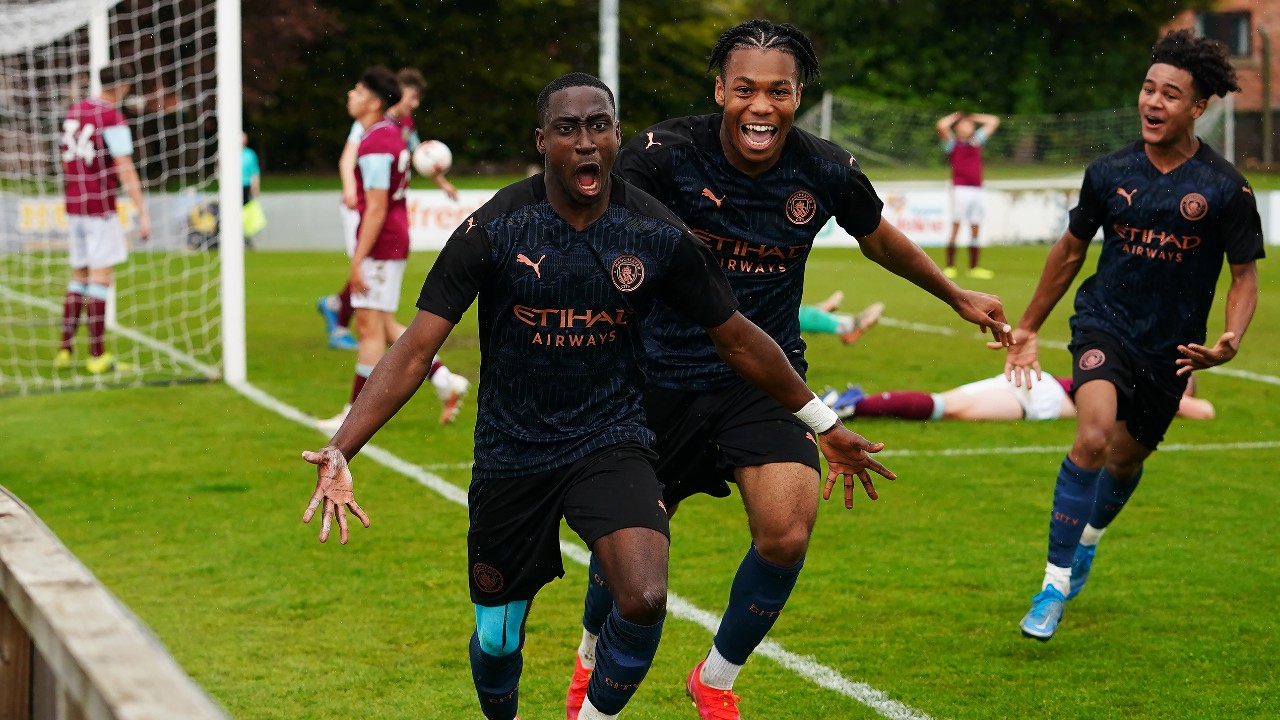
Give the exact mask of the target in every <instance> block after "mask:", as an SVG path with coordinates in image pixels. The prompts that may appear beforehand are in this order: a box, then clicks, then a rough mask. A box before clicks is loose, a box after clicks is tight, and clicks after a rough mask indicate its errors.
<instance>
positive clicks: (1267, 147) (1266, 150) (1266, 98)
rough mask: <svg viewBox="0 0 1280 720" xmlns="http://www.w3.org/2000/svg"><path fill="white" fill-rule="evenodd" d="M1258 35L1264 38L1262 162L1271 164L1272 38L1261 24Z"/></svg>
mask: <svg viewBox="0 0 1280 720" xmlns="http://www.w3.org/2000/svg"><path fill="white" fill-rule="evenodd" d="M1258 36H1259V37H1260V38H1261V40H1262V162H1263V163H1264V164H1266V165H1270V164H1271V162H1272V160H1273V159H1274V155H1275V138H1273V137H1272V136H1271V130H1272V127H1271V38H1270V37H1268V36H1267V29H1266V28H1265V27H1262V26H1261V25H1259V26H1258Z"/></svg>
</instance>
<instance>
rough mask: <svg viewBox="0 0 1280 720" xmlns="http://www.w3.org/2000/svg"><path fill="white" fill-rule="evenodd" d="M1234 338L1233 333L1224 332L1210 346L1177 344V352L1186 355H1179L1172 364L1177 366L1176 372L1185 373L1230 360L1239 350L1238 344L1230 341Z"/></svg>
mask: <svg viewBox="0 0 1280 720" xmlns="http://www.w3.org/2000/svg"><path fill="white" fill-rule="evenodd" d="M1235 339H1236V334H1235V333H1233V332H1225V333H1222V337H1219V338H1218V342H1217V344H1215V345H1214V346H1213V347H1212V348H1207V347H1205V346H1203V345H1197V344H1195V343H1191V344H1190V345H1179V346H1178V352H1180V353H1182V354H1183V355H1185V356H1186V357H1180V358H1178V359H1177V360H1175V361H1174V364H1176V365H1178V366H1179V367H1178V374H1179V375H1187V374H1190V373H1191V372H1193V371H1195V370H1204V369H1206V368H1211V367H1213V366H1215V365H1221V364H1223V363H1225V362H1227V361H1229V360H1231V358H1233V357H1235V356H1236V353H1238V352H1240V344H1239V343H1234V344H1233V343H1232V342H1231V341H1232V340H1235Z"/></svg>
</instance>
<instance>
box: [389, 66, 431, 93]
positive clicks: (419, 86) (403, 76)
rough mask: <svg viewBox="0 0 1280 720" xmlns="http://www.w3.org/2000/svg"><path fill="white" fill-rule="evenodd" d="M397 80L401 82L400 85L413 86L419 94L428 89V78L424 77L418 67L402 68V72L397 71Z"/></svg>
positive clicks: (404, 86) (403, 86)
mask: <svg viewBox="0 0 1280 720" xmlns="http://www.w3.org/2000/svg"><path fill="white" fill-rule="evenodd" d="M396 80H398V81H399V82H400V87H402V88H413V89H414V90H417V91H418V94H419V95H421V94H422V92H423V91H424V90H426V89H427V79H426V78H424V77H422V73H421V72H419V71H418V69H417V68H411V67H407V68H400V72H398V73H396ZM402 94H403V93H402Z"/></svg>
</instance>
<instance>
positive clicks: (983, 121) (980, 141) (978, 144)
mask: <svg viewBox="0 0 1280 720" xmlns="http://www.w3.org/2000/svg"><path fill="white" fill-rule="evenodd" d="M999 127H1000V118H998V117H996V116H995V115H988V114H986V113H968V112H953V113H950V114H948V115H945V116H943V117H941V118H939V119H938V122H937V123H936V125H935V126H934V128H935V130H936V131H937V133H938V139H939V140H941V141H942V151H943V152H945V153H946V154H947V162H948V163H949V164H950V165H951V192H950V199H951V236H950V237H949V238H948V240H947V264H946V266H945V267H944V268H943V269H942V272H943V273H945V274H946V276H947V277H951V278H953V277H957V276H958V275H959V272H958V271H957V270H956V240H957V237H958V236H959V235H960V224H961V223H962V222H964V223H968V225H969V277H971V278H974V279H977V280H990V279H991V278H993V277H995V273H993V272H991V271H990V270H988V269H986V268H984V267H982V266H981V265H980V264H979V258H980V256H981V254H982V245H981V244H980V240H981V228H982V221H983V219H984V216H985V214H986V212H985V208H984V207H983V202H982V201H983V198H982V146H983V145H986V144H987V140H989V139H991V136H992V135H993V134H994V133H995V131H996V128H999Z"/></svg>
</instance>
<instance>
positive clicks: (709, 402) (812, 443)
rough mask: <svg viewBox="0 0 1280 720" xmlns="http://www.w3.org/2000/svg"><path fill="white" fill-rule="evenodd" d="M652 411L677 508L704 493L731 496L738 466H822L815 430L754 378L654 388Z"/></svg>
mask: <svg viewBox="0 0 1280 720" xmlns="http://www.w3.org/2000/svg"><path fill="white" fill-rule="evenodd" d="M644 411H645V415H646V419H647V422H648V425H649V428H650V429H651V430H653V431H654V432H655V433H656V434H657V436H658V442H657V445H656V446H655V448H656V449H657V451H658V464H657V471H658V479H659V480H661V481H662V484H663V486H664V487H665V490H664V491H663V496H662V497H663V500H665V501H666V503H667V505H668V506H669V507H674V506H675V505H676V503H679V502H680V501H681V500H683V499H685V498H687V497H689V496H691V495H696V494H698V493H704V494H707V495H712V496H714V497H726V496H727V495H729V485H728V483H730V482H733V479H734V478H733V469H734V468H739V467H754V466H756V465H769V464H772V463H800V464H802V465H808V466H809V467H811V468H813V469H814V472H818V471H819V470H820V469H821V467H822V465H821V463H820V461H819V460H818V442H817V439H816V438H815V437H814V433H813V430H812V429H810V428H809V426H808V425H805V424H804V423H803V422H801V421H800V420H799V419H798V418H796V416H795V415H794V414H792V413H791V411H789V410H787V409H786V408H784V407H782V406H781V405H779V404H778V402H777V401H776V400H774V399H773V398H771V397H769V396H768V395H765V394H764V393H763V392H761V391H759V390H757V389H756V388H755V386H753V385H751V384H750V383H748V382H747V381H746V380H738V381H736V382H735V383H734V384H733V385H730V386H728V387H725V388H721V389H718V390H713V391H709V392H684V391H680V390H668V389H666V388H660V387H656V386H653V385H650V386H649V387H647V388H645V395H644Z"/></svg>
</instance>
